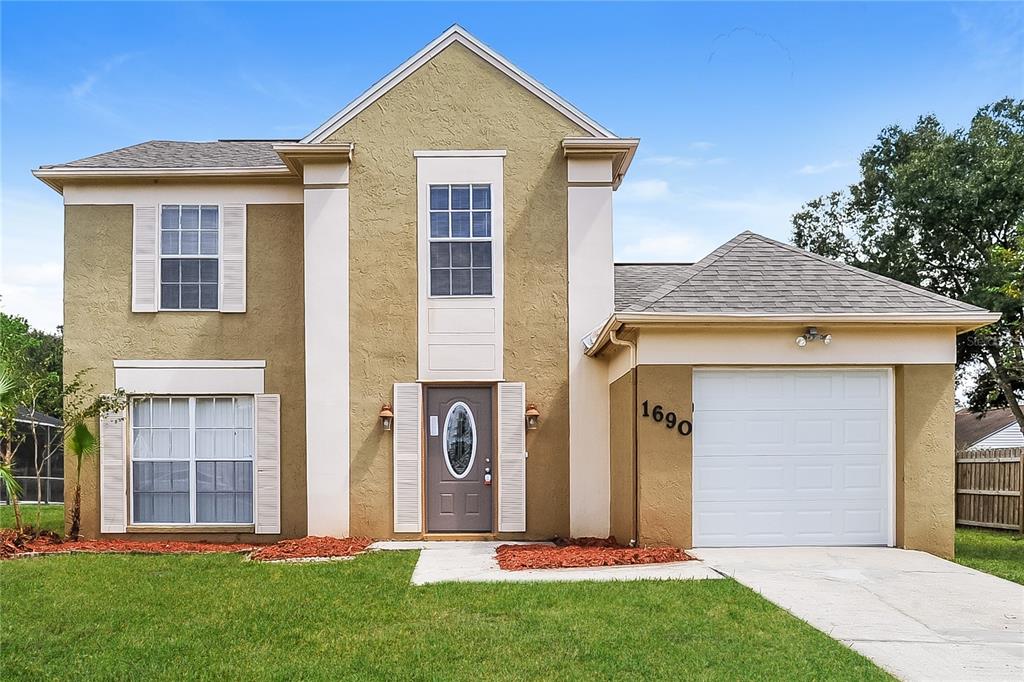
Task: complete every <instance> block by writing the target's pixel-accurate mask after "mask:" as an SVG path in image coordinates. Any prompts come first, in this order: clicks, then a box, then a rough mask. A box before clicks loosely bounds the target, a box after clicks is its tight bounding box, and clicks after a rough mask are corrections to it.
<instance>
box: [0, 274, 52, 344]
mask: <svg viewBox="0 0 1024 682" xmlns="http://www.w3.org/2000/svg"><path fill="white" fill-rule="evenodd" d="M63 299H64V287H63V269H62V264H61V263H60V262H59V261H57V262H54V261H48V262H47V261H44V262H38V263H34V264H25V265H17V266H14V267H11V268H4V273H3V277H2V280H0V307H2V308H3V311H4V312H5V313H8V314H11V315H21V316H22V317H24V318H25V319H27V320H28V321H29V324H31V325H32V326H33V327H36V328H37V329H43V330H46V331H54V330H55V329H57V327H58V326H59V325H61V324H63V321H64V311H63Z"/></svg>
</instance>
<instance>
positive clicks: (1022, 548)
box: [956, 528, 1024, 585]
mask: <svg viewBox="0 0 1024 682" xmlns="http://www.w3.org/2000/svg"><path fill="white" fill-rule="evenodd" d="M956 561H957V563H960V564H963V565H964V566H970V567H971V568H976V569H978V570H979V571H985V572H986V573H991V574H992V575H997V576H999V577H1000V578H1006V579H1007V580H1012V581H1013V582H1015V583H1020V584H1021V585H1024V537H1021V535H1020V534H1018V533H1014V532H1012V531H1006V530H985V529H982V528H957V529H956Z"/></svg>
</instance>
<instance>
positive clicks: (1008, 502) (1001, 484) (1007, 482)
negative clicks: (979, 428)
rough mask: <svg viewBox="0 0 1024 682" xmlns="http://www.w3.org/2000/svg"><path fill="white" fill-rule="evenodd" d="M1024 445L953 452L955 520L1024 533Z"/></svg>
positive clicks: (963, 524) (967, 524) (963, 523)
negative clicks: (954, 454) (1023, 463)
mask: <svg viewBox="0 0 1024 682" xmlns="http://www.w3.org/2000/svg"><path fill="white" fill-rule="evenodd" d="M1022 458H1024V448H997V449H992V450H971V451H963V452H958V453H956V522H957V523H958V524H960V525H962V526H981V527H984V528H1010V529H1013V530H1018V531H1020V532H1022V533H1024V508H1022V505H1024V476H1022V475H1021V474H1022V466H1021V459H1022Z"/></svg>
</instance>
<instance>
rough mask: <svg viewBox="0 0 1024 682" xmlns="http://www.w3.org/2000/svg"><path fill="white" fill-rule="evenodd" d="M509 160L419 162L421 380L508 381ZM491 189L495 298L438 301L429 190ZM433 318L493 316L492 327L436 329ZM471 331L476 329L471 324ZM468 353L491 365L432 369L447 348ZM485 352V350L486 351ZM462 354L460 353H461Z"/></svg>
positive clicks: (468, 156) (468, 157) (434, 158)
mask: <svg viewBox="0 0 1024 682" xmlns="http://www.w3.org/2000/svg"><path fill="white" fill-rule="evenodd" d="M504 161H505V159H504V157H503V156H502V155H493V156H489V155H478V153H477V152H473V151H466V152H465V156H450V155H430V156H425V155H424V156H420V157H417V158H416V187H417V192H416V196H417V214H416V215H417V254H418V255H417V262H418V265H417V287H418V296H417V303H418V309H419V315H418V318H417V319H418V331H417V333H418V349H419V353H418V360H417V363H418V371H417V378H418V380H420V381H501V380H502V379H503V378H504V376H503V374H504V308H505V305H504V295H505V271H504V263H505V255H504V243H505V213H504V204H505V185H504V172H505V167H504ZM459 184H470V185H472V184H490V185H491V295H490V296H483V295H478V296H472V295H470V296H436V297H432V296H430V295H429V293H430V246H429V245H430V240H429V238H428V237H429V234H430V185H459ZM432 314H434V315H442V316H447V317H449V318H450V317H451V316H456V317H461V319H462V320H463V321H465V320H467V319H470V318H477V319H479V317H481V316H486V317H488V324H487V325H486V326H487V328H486V329H483V328H475V329H473V328H470V327H467V326H463V327H459V325H458V324H456V325H455V326H449V327H448V328H446V329H444V330H437V329H435V328H434V327H432V325H431V319H432ZM470 326H472V325H470ZM446 348H447V349H452V348H454V349H457V350H458V349H463V350H465V349H468V350H470V351H473V352H478V353H480V355H478V356H477V357H482V355H483V353H490V354H491V357H492V364H491V366H490V367H488V368H484V367H483V363H482V362H481V363H479V364H478V365H476V366H470V368H466V367H461V368H459V367H454V366H443V367H438V366H432V364H431V363H432V362H433V360H432V358H434V356H435V355H437V354H441V353H444V352H448V353H451V352H453V351H451V350H448V351H445V350H444V349H446ZM482 349H486V350H482ZM459 352H461V351H459Z"/></svg>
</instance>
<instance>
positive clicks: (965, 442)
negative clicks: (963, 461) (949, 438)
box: [955, 407, 1017, 450]
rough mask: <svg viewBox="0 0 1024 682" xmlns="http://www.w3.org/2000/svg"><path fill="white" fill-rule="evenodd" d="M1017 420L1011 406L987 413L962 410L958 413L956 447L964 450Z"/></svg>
mask: <svg viewBox="0 0 1024 682" xmlns="http://www.w3.org/2000/svg"><path fill="white" fill-rule="evenodd" d="M1016 422H1017V420H1016V418H1015V417H1014V416H1013V413H1012V412H1010V408H1008V407H1004V408H1002V409H999V410H989V411H988V412H986V413H985V414H978V413H977V412H970V411H968V410H960V411H959V412H957V413H956V427H955V428H956V448H957V450H963V449H966V448H969V447H970V446H972V445H974V444H975V443H977V442H979V441H982V440H984V439H986V438H988V437H989V436H991V435H992V434H994V433H998V432H999V431H1002V430H1003V429H1005V428H1006V427H1007V426H1009V425H1011V424H1014V425H1015V424H1016Z"/></svg>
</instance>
